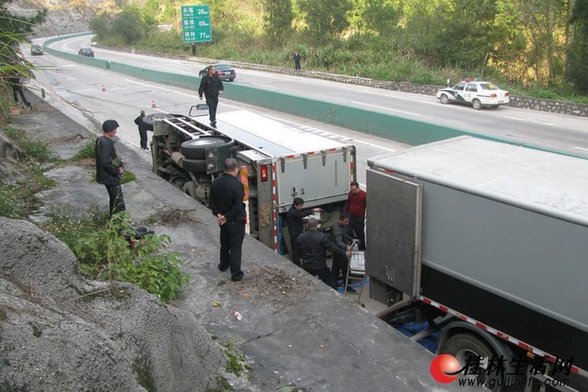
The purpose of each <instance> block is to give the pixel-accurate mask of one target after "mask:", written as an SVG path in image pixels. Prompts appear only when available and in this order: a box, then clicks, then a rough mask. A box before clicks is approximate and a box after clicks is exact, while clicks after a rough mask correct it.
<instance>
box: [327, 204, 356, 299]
mask: <svg viewBox="0 0 588 392" xmlns="http://www.w3.org/2000/svg"><path fill="white" fill-rule="evenodd" d="M331 234H332V236H333V243H334V245H335V247H336V248H337V249H339V252H337V253H334V254H333V266H332V268H331V272H332V273H333V278H334V279H335V281H337V280H339V277H340V276H341V277H342V279H343V280H345V279H347V269H348V268H349V258H350V257H351V243H352V241H353V239H352V238H351V236H350V235H349V215H348V214H347V213H345V212H342V213H341V214H340V215H339V219H338V220H337V223H336V224H335V225H334V226H333V229H332V231H331ZM343 286H345V281H344V282H343ZM347 290H348V291H351V292H354V291H355V290H354V289H353V288H351V287H348V288H347Z"/></svg>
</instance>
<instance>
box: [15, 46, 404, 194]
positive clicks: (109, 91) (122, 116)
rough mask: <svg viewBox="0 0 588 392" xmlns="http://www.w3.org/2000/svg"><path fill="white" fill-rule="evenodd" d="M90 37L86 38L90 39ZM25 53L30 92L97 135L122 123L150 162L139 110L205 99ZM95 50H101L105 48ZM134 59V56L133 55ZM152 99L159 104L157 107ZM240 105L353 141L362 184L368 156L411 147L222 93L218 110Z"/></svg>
mask: <svg viewBox="0 0 588 392" xmlns="http://www.w3.org/2000/svg"><path fill="white" fill-rule="evenodd" d="M85 40H86V41H87V40H88V38H85ZM70 44H71V42H70V41H67V42H65V44H64V45H66V47H69V46H68V45H70ZM87 44H88V42H85V43H84V45H81V46H87ZM76 45H77V44H76ZM77 48H78V46H73V47H70V50H71V51H73V50H75V52H77V50H78V49H77ZM23 52H24V53H25V55H26V56H27V59H28V60H29V61H31V62H34V64H35V66H36V69H35V70H34V73H35V77H36V80H31V81H29V82H28V87H29V89H30V90H31V91H33V92H34V93H36V94H37V95H41V94H42V92H41V91H42V90H44V92H45V96H46V100H47V102H49V103H50V104H52V105H53V106H55V107H57V108H58V109H59V110H60V111H62V112H64V113H66V114H67V115H68V116H69V117H70V118H72V119H74V120H75V121H77V122H78V123H80V124H82V125H84V126H85V127H86V128H89V129H94V130H96V132H97V133H100V134H101V131H100V128H99V126H100V124H101V123H102V122H103V121H104V120H107V119H110V118H112V119H115V120H117V121H118V123H119V124H120V125H121V127H120V128H119V132H118V136H119V137H120V139H121V141H122V142H123V143H125V144H126V145H128V146H130V147H132V148H134V149H136V150H137V151H138V153H139V154H140V156H141V157H142V158H143V159H145V160H146V161H150V160H151V155H150V154H149V153H147V152H145V151H142V150H141V149H140V148H139V133H138V130H137V126H136V125H135V124H134V122H133V120H134V119H135V118H136V117H137V116H138V115H139V111H140V110H141V109H143V110H145V111H146V113H147V114H150V113H155V112H158V111H164V112H169V113H182V114H188V113H189V110H190V107H191V106H192V105H194V104H196V103H199V102H200V101H199V100H198V97H197V94H196V93H195V91H194V90H195V89H196V86H192V87H191V88H186V89H180V88H177V87H169V86H165V85H160V84H157V83H152V82H146V81H143V80H140V79H136V78H132V77H128V76H126V75H121V74H118V73H115V72H110V71H106V70H100V69H97V68H94V67H90V66H86V65H83V64H78V63H75V62H70V61H67V60H64V59H62V58H58V57H54V56H51V55H48V54H44V55H43V56H30V55H29V51H28V49H27V48H25V49H24V50H23ZM96 52H97V53H98V52H100V49H97V50H96ZM129 57H130V58H132V56H129ZM143 57H144V56H143ZM147 59H151V58H147ZM135 61H136V60H135ZM143 61H146V60H143ZM168 61H169V62H170V63H171V64H177V63H183V65H184V67H188V66H191V67H192V68H194V67H195V64H194V63H189V62H181V61H177V60H168ZM174 67H175V65H174ZM170 69H173V68H169V67H168V69H167V70H168V71H169V70H170ZM153 101H155V105H156V106H157V107H156V108H152V103H153ZM236 109H244V110H250V111H255V112H257V113H259V114H262V115H265V116H268V117H271V118H273V119H276V120H278V121H281V122H284V123H287V124H289V125H291V126H294V127H297V128H298V129H301V130H303V131H305V132H309V133H315V134H320V135H323V136H325V137H328V138H331V139H334V140H338V141H342V142H346V143H351V144H354V145H355V146H356V147H357V169H358V181H359V182H360V183H362V184H365V170H366V168H367V159H368V158H373V157H375V156H378V155H386V154H389V153H391V152H394V151H398V150H401V149H404V148H406V147H407V146H406V145H404V144H401V143H397V142H394V141H392V140H389V139H384V138H379V137H375V136H371V135H366V134H363V133H359V132H355V131H352V130H349V129H345V128H340V127H335V126H332V125H328V124H324V123H319V122H316V121H312V120H308V119H305V118H300V117H296V116H292V115H287V114H284V113H278V112H274V111H270V110H266V109H261V108H257V107H252V106H248V105H245V104H242V103H239V102H234V101H229V100H225V99H223V98H222V97H221V102H220V104H219V114H220V113H223V112H226V111H230V110H236ZM221 130H222V129H221Z"/></svg>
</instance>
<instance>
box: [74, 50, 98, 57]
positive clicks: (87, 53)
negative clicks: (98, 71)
mask: <svg viewBox="0 0 588 392" xmlns="http://www.w3.org/2000/svg"><path fill="white" fill-rule="evenodd" d="M78 54H81V55H82V56H86V57H94V51H93V50H92V48H81V49H80V50H79V51H78Z"/></svg>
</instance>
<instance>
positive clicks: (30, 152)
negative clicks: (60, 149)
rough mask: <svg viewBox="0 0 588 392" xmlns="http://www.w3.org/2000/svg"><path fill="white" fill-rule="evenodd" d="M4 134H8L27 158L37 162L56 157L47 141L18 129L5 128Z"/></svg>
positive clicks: (52, 159)
mask: <svg viewBox="0 0 588 392" xmlns="http://www.w3.org/2000/svg"><path fill="white" fill-rule="evenodd" d="M3 131H4V134H5V135H6V136H8V137H9V138H10V139H11V140H12V141H13V142H14V143H15V144H16V145H18V146H19V147H20V149H21V150H23V151H24V153H25V154H26V155H27V157H28V158H29V159H33V160H36V161H38V162H52V161H55V160H56V159H57V155H56V154H55V153H54V152H53V151H51V149H50V148H49V145H48V144H47V142H45V141H44V140H42V139H40V138H35V137H31V136H28V135H27V134H26V133H24V132H23V131H22V130H20V129H16V128H5V129H4V130H3Z"/></svg>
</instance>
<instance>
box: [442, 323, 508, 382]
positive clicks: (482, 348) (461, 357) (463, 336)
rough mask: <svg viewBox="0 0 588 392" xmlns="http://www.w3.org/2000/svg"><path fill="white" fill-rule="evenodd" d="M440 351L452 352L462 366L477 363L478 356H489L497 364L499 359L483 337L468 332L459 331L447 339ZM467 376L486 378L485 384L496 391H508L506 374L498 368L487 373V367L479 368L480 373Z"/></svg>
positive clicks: (491, 361)
mask: <svg viewBox="0 0 588 392" xmlns="http://www.w3.org/2000/svg"><path fill="white" fill-rule="evenodd" d="M439 352H440V353H444V354H451V355H453V356H454V357H455V358H457V360H458V361H459V363H460V365H461V366H462V367H464V366H466V364H469V365H470V369H472V368H471V366H472V365H473V364H476V363H477V359H478V357H482V358H488V361H489V363H493V365H494V366H496V365H497V363H496V361H497V360H498V359H499V358H498V356H497V355H496V353H495V352H494V350H493V349H492V348H490V346H488V344H486V343H485V342H484V341H483V340H482V339H480V338H478V337H476V336H474V335H472V334H468V333H457V334H455V335H453V336H452V337H450V338H449V339H447V341H446V342H445V345H444V346H443V347H442V348H441V349H440V350H439ZM493 361H494V362H493ZM466 377H474V378H483V379H485V380H486V382H485V383H484V386H485V387H486V388H488V389H490V390H492V391H494V392H505V391H508V386H505V385H504V384H505V380H504V374H500V372H497V371H496V369H494V370H492V371H491V372H490V374H487V369H482V368H479V374H475V375H474V374H470V375H466Z"/></svg>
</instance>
